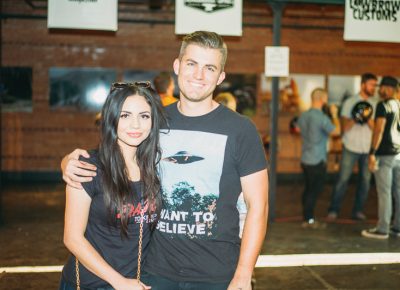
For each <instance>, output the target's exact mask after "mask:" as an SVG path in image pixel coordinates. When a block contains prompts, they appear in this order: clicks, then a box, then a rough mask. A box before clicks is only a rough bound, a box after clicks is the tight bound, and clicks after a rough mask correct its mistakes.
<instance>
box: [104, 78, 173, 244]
mask: <svg viewBox="0 0 400 290" xmlns="http://www.w3.org/2000/svg"><path fill="white" fill-rule="evenodd" d="M132 95H140V96H142V97H144V98H145V100H146V101H147V103H148V104H149V105H150V108H151V120H152V125H151V131H150V134H149V136H148V137H147V138H146V139H145V140H144V141H143V142H142V143H141V144H140V145H139V146H138V148H137V151H136V160H137V163H138V166H139V170H140V178H141V181H142V185H143V186H142V200H144V201H147V203H148V204H147V205H148V210H147V212H148V214H149V217H150V215H152V214H153V213H157V216H158V215H159V213H160V208H161V183H160V179H159V176H158V174H157V165H158V163H159V161H160V159H161V149H160V144H159V132H160V127H162V126H163V125H167V120H166V117H165V114H164V111H163V109H162V105H161V102H160V97H159V96H158V95H157V93H156V92H155V91H154V90H153V89H152V88H151V87H150V84H149V83H147V82H146V83H132V84H131V83H115V84H113V86H112V87H111V90H110V93H109V95H108V97H107V99H106V101H105V103H104V106H103V109H102V112H101V123H100V128H101V130H100V132H101V134H100V135H101V138H100V144H99V159H100V163H101V164H100V165H101V167H102V168H101V169H102V171H103V176H102V178H103V180H102V181H103V189H104V200H105V203H106V206H107V208H108V210H109V212H110V217H111V220H112V217H113V216H115V210H117V211H118V212H119V213H120V216H121V234H122V235H123V236H125V237H126V236H127V230H128V219H129V210H128V209H127V208H126V205H127V201H128V200H129V199H128V197H129V196H130V195H131V194H132V187H131V183H130V180H129V175H128V170H127V166H126V163H125V160H124V157H123V155H122V151H121V149H120V146H119V144H118V135H117V129H118V123H119V119H120V114H121V110H122V106H123V104H124V102H125V100H126V99H127V98H128V97H129V96H132ZM131 162H134V160H131ZM134 194H135V196H134V199H135V200H136V201H140V200H139V196H138V194H137V193H134ZM141 204H142V206H144V205H143V203H141ZM154 224H155V222H153V225H154Z"/></svg>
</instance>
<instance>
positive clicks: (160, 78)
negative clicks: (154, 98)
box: [153, 71, 172, 94]
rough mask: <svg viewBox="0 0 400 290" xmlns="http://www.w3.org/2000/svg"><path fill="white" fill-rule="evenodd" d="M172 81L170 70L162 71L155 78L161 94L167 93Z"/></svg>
mask: <svg viewBox="0 0 400 290" xmlns="http://www.w3.org/2000/svg"><path fill="white" fill-rule="evenodd" d="M171 82H172V77H171V75H170V74H169V72H165V71H163V72H160V73H159V74H158V75H157V76H156V77H155V78H154V80H153V83H154V87H155V89H156V91H157V93H159V94H165V93H166V92H167V89H168V87H169V85H170V83H171Z"/></svg>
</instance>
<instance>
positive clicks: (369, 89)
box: [298, 73, 400, 239]
mask: <svg viewBox="0 0 400 290" xmlns="http://www.w3.org/2000/svg"><path fill="white" fill-rule="evenodd" d="M377 86H378V79H377V77H376V76H375V75H374V74H371V73H365V74H363V75H362V76H361V85H360V92H359V93H358V94H356V95H354V96H352V97H349V98H347V99H346V100H344V102H343V103H342V105H341V110H340V116H338V113H337V109H336V107H335V106H334V105H331V106H328V105H327V100H328V95H327V92H326V91H325V90H323V89H319V88H318V89H315V90H314V91H313V92H312V93H311V108H310V109H309V110H308V111H306V112H304V113H303V114H302V115H301V116H300V118H299V120H298V127H299V129H300V134H301V137H302V155H301V167H302V169H303V173H304V179H305V189H304V192H303V195H302V205H303V219H304V222H303V227H306V228H307V227H308V228H324V227H325V226H326V224H325V223H321V222H319V221H316V220H315V216H314V208H315V204H316V201H317V197H318V195H319V194H320V193H321V192H322V190H323V185H324V180H325V176H326V163H327V146H328V140H329V136H335V135H336V136H338V135H341V139H342V155H341V162H340V168H339V174H338V179H337V181H336V183H335V186H334V188H333V192H332V196H331V203H330V206H329V209H328V215H327V220H328V221H335V220H336V219H337V218H338V215H339V213H340V208H341V205H342V202H343V198H344V196H345V193H346V191H347V186H348V183H349V180H350V177H351V176H352V174H353V172H354V167H355V165H356V164H357V185H356V192H355V199H354V205H353V209H352V215H351V217H352V219H354V220H359V221H363V220H366V218H367V217H366V215H365V214H364V205H365V202H366V200H367V197H368V192H369V189H370V184H371V174H372V173H373V174H374V177H375V184H376V189H377V193H378V224H377V226H376V227H374V228H372V229H366V230H363V231H362V233H361V234H362V236H364V237H366V238H376V239H387V238H389V235H392V236H395V237H400V102H399V100H398V98H396V96H398V90H399V83H398V81H397V79H396V78H394V77H391V76H384V77H383V78H382V79H381V81H380V83H379V89H378V93H379V98H377V97H375V92H376V87H377ZM339 118H340V122H339Z"/></svg>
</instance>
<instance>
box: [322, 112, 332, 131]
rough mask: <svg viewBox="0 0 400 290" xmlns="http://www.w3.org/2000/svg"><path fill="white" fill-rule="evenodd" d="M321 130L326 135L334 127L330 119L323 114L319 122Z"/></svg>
mask: <svg viewBox="0 0 400 290" xmlns="http://www.w3.org/2000/svg"><path fill="white" fill-rule="evenodd" d="M321 126H322V130H323V131H324V132H325V133H327V134H328V135H329V134H330V133H331V132H332V131H333V130H334V129H335V125H333V123H332V121H331V119H329V118H328V117H327V116H326V115H325V114H324V115H323V116H322V122H321Z"/></svg>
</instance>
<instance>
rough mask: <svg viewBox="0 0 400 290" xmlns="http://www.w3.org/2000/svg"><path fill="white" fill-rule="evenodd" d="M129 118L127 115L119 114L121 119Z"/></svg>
mask: <svg viewBox="0 0 400 290" xmlns="http://www.w3.org/2000/svg"><path fill="white" fill-rule="evenodd" d="M128 117H129V114H126V113H123V114H121V117H120V118H121V119H126V118H128Z"/></svg>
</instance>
